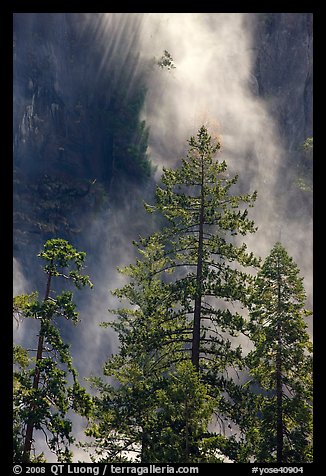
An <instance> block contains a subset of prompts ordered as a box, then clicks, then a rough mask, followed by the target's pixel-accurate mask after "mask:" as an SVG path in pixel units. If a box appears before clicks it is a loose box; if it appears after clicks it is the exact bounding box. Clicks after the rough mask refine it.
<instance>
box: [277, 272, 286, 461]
mask: <svg viewBox="0 0 326 476" xmlns="http://www.w3.org/2000/svg"><path fill="white" fill-rule="evenodd" d="M277 279H278V293H277V297H278V303H277V306H278V324H277V353H276V406H277V423H276V425H277V429H276V458H277V462H278V463H283V433H284V428H283V388H282V387H283V383H282V325H281V275H280V270H279V263H278V277H277Z"/></svg>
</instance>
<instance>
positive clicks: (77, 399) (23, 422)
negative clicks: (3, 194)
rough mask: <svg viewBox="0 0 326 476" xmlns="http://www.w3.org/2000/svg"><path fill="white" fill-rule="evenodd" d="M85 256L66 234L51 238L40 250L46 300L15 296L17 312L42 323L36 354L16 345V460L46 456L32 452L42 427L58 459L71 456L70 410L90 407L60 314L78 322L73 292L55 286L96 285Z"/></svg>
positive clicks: (79, 286) (85, 412)
mask: <svg viewBox="0 0 326 476" xmlns="http://www.w3.org/2000/svg"><path fill="white" fill-rule="evenodd" d="M85 255H86V254H85V253H83V252H78V251H76V250H75V249H74V248H73V247H72V246H71V245H70V244H69V243H68V242H67V241H65V240H63V239H52V240H48V241H47V242H46V243H45V244H44V248H43V250H42V251H41V252H40V253H39V255H38V256H39V257H40V258H41V259H43V260H44V262H45V265H44V267H43V270H44V272H45V274H46V276H47V278H46V290H45V296H44V299H43V301H39V300H37V295H36V293H33V294H31V295H23V296H16V297H15V298H14V314H17V313H19V314H20V316H21V317H23V318H32V319H37V320H38V321H39V323H40V332H39V336H38V345H37V350H36V357H32V356H31V351H27V350H26V349H24V348H22V347H21V346H15V347H14V357H15V358H14V364H15V367H16V369H15V371H14V448H15V454H14V459H15V462H25V463H27V462H37V461H40V460H42V458H43V457H42V455H38V456H36V457H33V455H32V450H33V449H34V442H35V440H34V431H35V430H40V431H42V432H43V435H44V437H45V440H46V442H47V444H48V446H49V449H50V450H51V451H52V452H53V453H55V454H56V455H57V457H58V460H59V461H69V460H70V459H71V454H70V451H69V445H70V444H71V443H72V442H73V437H72V435H71V430H72V426H71V421H70V420H69V419H68V418H67V417H66V415H67V413H68V411H69V410H73V411H75V412H77V413H78V414H80V415H84V416H85V415H87V414H88V413H89V411H90V408H91V398H90V396H89V395H88V394H87V393H86V391H85V389H84V388H83V387H82V386H81V385H80V383H79V382H78V378H77V377H78V374H77V371H76V369H75V368H74V366H73V363H72V358H71V355H70V351H69V345H67V344H65V343H64V342H63V340H62V337H61V334H60V329H59V320H60V319H61V318H64V319H66V320H69V321H71V322H72V323H73V324H76V323H77V321H78V312H77V311H76V306H75V304H74V302H73V294H72V292H71V291H62V292H61V293H60V294H55V291H54V288H53V281H54V280H56V279H57V278H61V279H65V280H66V281H68V282H71V283H73V284H74V285H75V286H76V287H77V288H78V289H81V288H82V287H84V286H92V283H91V282H90V280H89V277H88V276H86V275H83V274H81V270H82V268H83V263H84V260H85ZM69 376H70V377H69Z"/></svg>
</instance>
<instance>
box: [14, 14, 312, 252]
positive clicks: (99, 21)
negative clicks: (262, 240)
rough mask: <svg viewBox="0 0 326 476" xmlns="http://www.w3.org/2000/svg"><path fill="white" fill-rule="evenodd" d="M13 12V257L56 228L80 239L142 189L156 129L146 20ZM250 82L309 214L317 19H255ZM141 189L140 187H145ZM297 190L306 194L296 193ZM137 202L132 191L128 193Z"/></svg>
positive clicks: (294, 203) (290, 184)
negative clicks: (143, 40) (146, 109)
mask: <svg viewBox="0 0 326 476" xmlns="http://www.w3.org/2000/svg"><path fill="white" fill-rule="evenodd" d="M112 15H120V16H119V17H117V16H116V17H114V18H113V19H111V24H110V25H109V31H110V33H109V35H108V36H106V38H105V39H103V37H102V36H101V33H100V32H101V31H103V22H104V21H108V18H105V19H104V16H103V15H102V14H96V13H93V14H80V13H69V14H66V13H55V14H53V13H52V14H51V13H49V14H47V13H37V14H33V13H22V14H15V15H14V180H15V182H14V220H15V247H16V250H17V252H19V251H21V250H22V249H23V247H24V246H25V245H26V244H28V243H30V242H32V241H35V238H36V237H37V241H39V242H40V243H41V242H42V241H44V239H46V238H48V237H50V236H53V235H54V234H57V235H61V236H63V237H66V238H69V237H71V236H77V235H78V234H80V233H81V232H82V231H83V230H85V229H86V227H87V226H88V225H89V223H90V222H91V221H92V219H93V218H94V216H96V214H97V213H98V212H99V211H101V210H103V209H105V208H107V207H108V206H110V203H113V202H114V201H116V202H119V201H120V202H121V200H125V199H124V198H123V197H125V196H126V190H128V189H129V188H130V186H131V185H133V184H135V187H134V189H136V188H138V190H139V193H140V195H141V193H142V191H143V188H144V183H146V182H147V183H150V182H151V178H150V177H151V164H150V160H149V157H148V155H147V139H148V129H147V126H150V124H149V125H146V124H145V123H144V122H142V121H141V120H140V112H141V110H142V107H143V104H144V101H145V98H146V74H147V72H148V69H146V68H148V64H147V63H145V62H142V61H140V57H139V54H138V53H139V52H138V50H137V44H138V34H139V31H140V28H141V21H142V20H141V16H137V15H135V16H134V17H133V18H132V19H130V16H128V18H127V17H126V16H123V15H124V14H112ZM249 16H250V19H249V21H248V28H252V29H253V34H254V38H255V40H254V46H255V62H254V64H255V66H254V69H253V88H254V89H255V93H256V94H257V95H259V96H260V97H261V98H263V99H264V101H265V102H267V104H268V107H269V110H270V113H271V114H272V116H273V117H274V118H275V121H276V124H277V127H278V130H279V133H280V137H281V140H282V142H283V146H284V148H285V150H286V151H287V156H286V160H285V161H284V164H283V168H281V171H280V193H281V191H282V187H283V188H284V187H285V186H286V187H287V188H290V189H291V190H292V193H290V195H289V197H290V198H289V204H288V207H293V209H294V212H295V210H296V212H297V213H301V212H302V209H304V210H305V212H307V213H309V210H310V208H311V193H310V192H309V193H304V192H303V191H302V190H301V191H300V187H299V188H298V186H297V181H298V179H300V178H302V180H303V183H306V182H309V181H310V179H311V175H312V159H311V155H309V154H307V153H305V152H304V151H303V150H302V144H303V142H304V141H305V139H307V137H310V136H312V126H313V125H312V42H313V36H312V14H310V13H259V14H249ZM139 184H140V185H139ZM298 196H299V199H298ZM128 199H130V197H128Z"/></svg>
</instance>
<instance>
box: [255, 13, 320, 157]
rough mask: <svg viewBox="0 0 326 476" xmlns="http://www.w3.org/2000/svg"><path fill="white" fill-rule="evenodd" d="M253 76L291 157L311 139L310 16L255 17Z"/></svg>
mask: <svg viewBox="0 0 326 476" xmlns="http://www.w3.org/2000/svg"><path fill="white" fill-rule="evenodd" d="M256 44H257V59H256V67H255V76H256V78H257V82H258V91H259V95H260V96H261V97H262V98H264V99H265V100H267V101H268V103H269V106H270V111H271V112H272V114H273V115H274V117H275V118H276V122H277V124H278V129H279V133H280V135H281V137H282V139H283V140H284V143H285V145H286V148H287V150H288V151H290V152H292V153H293V154H291V155H292V156H294V154H295V152H296V151H297V150H298V147H299V146H300V144H302V143H303V142H304V140H305V139H306V138H307V137H309V136H312V127H313V123H312V106H313V105H312V86H313V83H312V80H313V64H312V48H313V31H312V14H311V13H262V14H259V15H257V29H256Z"/></svg>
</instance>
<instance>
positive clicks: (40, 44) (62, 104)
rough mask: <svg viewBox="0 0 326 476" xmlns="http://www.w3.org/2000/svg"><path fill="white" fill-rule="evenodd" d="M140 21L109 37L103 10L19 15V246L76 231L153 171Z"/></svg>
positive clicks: (16, 181)
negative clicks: (144, 113)
mask: <svg viewBox="0 0 326 476" xmlns="http://www.w3.org/2000/svg"><path fill="white" fill-rule="evenodd" d="M136 20H137V19H135V21H134V22H128V23H123V22H120V23H119V25H120V30H119V31H118V32H116V31H115V30H114V28H113V29H112V41H111V44H110V45H109V46H107V45H104V44H103V42H102V40H101V38H99V37H98V34H99V33H98V32H99V31H101V22H102V21H103V18H102V16H101V15H99V14H91V15H87V14H65V13H56V14H46V13H38V14H33V13H27V14H24V13H23V14H15V15H14V225H15V246H16V249H17V250H18V249H19V247H21V246H23V245H24V244H27V243H28V242H30V241H35V238H36V237H37V238H40V241H43V240H44V239H46V238H48V237H50V236H53V235H55V234H60V235H61V236H65V237H66V238H70V237H71V236H74V235H76V234H78V233H79V232H81V231H82V230H83V229H84V227H85V226H88V225H89V223H90V222H91V221H92V220H93V219H94V216H96V214H97V213H98V212H99V211H101V210H103V208H106V207H107V206H108V200H109V201H110V202H114V201H119V200H121V197H123V196H124V195H125V188H126V187H127V188H128V184H129V185H130V182H131V183H133V182H137V183H141V184H142V183H143V182H144V181H146V180H147V179H148V178H149V177H150V171H151V166H150V162H149V159H148V157H147V154H146V150H147V135H148V132H147V129H146V126H145V124H144V122H142V121H140V119H139V113H140V110H141V108H142V105H143V102H144V97H145V83H144V78H143V73H142V72H141V70H140V69H138V68H137V64H138V57H137V54H136V53H135V52H134V51H133V50H132V49H130V45H129V42H134V43H135V44H136V42H137V24H136V23H137V21H136ZM104 58H108V61H107V63H108V64H103V63H104ZM135 84H137V86H135ZM108 197H110V199H108Z"/></svg>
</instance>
